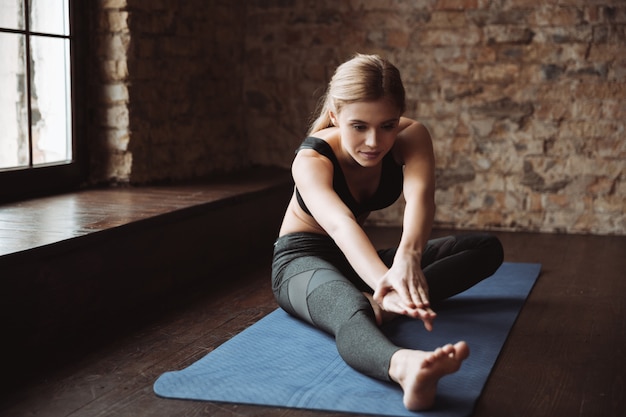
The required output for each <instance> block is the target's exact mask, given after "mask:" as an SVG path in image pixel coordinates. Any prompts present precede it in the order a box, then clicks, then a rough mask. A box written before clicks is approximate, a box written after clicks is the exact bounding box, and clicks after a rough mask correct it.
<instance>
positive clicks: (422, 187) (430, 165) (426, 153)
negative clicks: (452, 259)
mask: <svg viewBox="0 0 626 417" xmlns="http://www.w3.org/2000/svg"><path fill="white" fill-rule="evenodd" d="M400 129H401V131H400V133H399V134H398V142H397V143H398V146H399V148H398V151H399V156H400V157H401V158H402V162H403V164H404V184H403V194H404V199H405V201H406V206H405V209H404V218H403V225H402V237H401V239H400V243H399V245H398V251H397V252H396V256H395V258H394V261H393V265H392V267H391V268H390V270H389V272H388V273H387V274H386V275H385V276H384V277H383V279H382V280H381V281H380V283H379V285H378V287H377V289H376V293H375V294H374V298H375V299H376V300H377V301H378V302H379V303H380V304H381V305H382V306H383V308H385V303H387V306H389V304H388V303H394V304H397V303H402V304H404V305H408V306H414V307H415V309H413V310H411V314H410V315H412V316H414V317H418V318H420V319H422V320H423V321H424V324H425V325H426V327H427V328H429V329H430V328H432V320H433V319H434V317H435V313H434V312H433V311H432V310H431V309H430V302H429V298H428V284H427V282H426V278H425V277H424V274H423V272H422V268H421V260H422V253H423V251H424V248H425V247H426V243H427V242H428V239H429V237H430V232H431V229H432V225H433V221H434V217H435V157H434V152H433V145H432V140H431V138H430V134H429V133H428V130H427V129H426V128H425V127H424V126H423V125H422V124H421V123H419V122H416V121H414V120H410V119H406V118H402V119H401V122H400ZM394 292H395V293H394ZM385 298H387V300H385Z"/></svg>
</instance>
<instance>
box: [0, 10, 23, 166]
mask: <svg viewBox="0 0 626 417" xmlns="http://www.w3.org/2000/svg"><path fill="white" fill-rule="evenodd" d="M2 1H6V0H2ZM24 45H25V36H24V35H19V34H15V33H0V56H2V57H4V59H1V60H0V91H2V94H0V126H2V131H1V133H0V168H11V167H20V166H28V165H29V162H30V158H29V155H30V152H29V144H28V101H27V97H26V54H25V51H24Z"/></svg>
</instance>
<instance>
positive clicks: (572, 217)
mask: <svg viewBox="0 0 626 417" xmlns="http://www.w3.org/2000/svg"><path fill="white" fill-rule="evenodd" d="M540 3H541V2H536V1H534V0H414V1H399V0H398V1H393V0H380V1H376V0H350V1H334V0H316V1H308V0H307V1H305V0H298V1H288V0H257V1H243V0H235V1H217V0H212V1H203V0H189V1H186V2H175V1H166V0H161V1H149V0H108V1H102V2H101V6H102V9H101V10H98V11H97V13H95V14H94V15H96V14H97V18H95V19H94V20H95V21H96V22H97V24H95V26H96V27H97V33H98V37H97V39H96V40H97V43H98V44H99V45H100V47H99V48H97V51H98V57H97V61H99V74H100V76H101V80H102V82H101V83H96V84H97V85H96V86H95V87H96V90H98V91H104V92H105V94H103V95H101V96H100V97H102V98H101V99H100V101H99V102H100V105H99V106H98V108H99V111H98V112H96V114H97V115H98V117H96V118H94V119H95V120H94V125H97V124H98V123H100V126H98V129H96V131H97V132H99V134H98V136H97V137H96V138H95V139H96V141H97V143H98V146H97V147H96V149H98V151H97V152H95V153H94V155H96V157H95V158H94V160H95V162H94V165H96V166H98V167H99V170H96V172H99V174H98V175H99V176H100V178H109V179H110V178H117V179H118V180H122V181H134V182H150V181H158V180H165V179H178V178H189V177H194V176H199V175H204V174H207V173H211V172H220V171H223V170H232V169H237V168H239V167H241V166H245V165H251V164H261V165H278V166H283V167H288V166H289V164H290V162H291V159H292V157H293V150H294V149H295V147H296V146H297V144H298V143H299V141H300V140H301V139H302V136H303V135H304V134H305V131H306V128H307V122H308V120H309V118H310V116H311V112H312V111H313V109H314V106H315V103H316V100H317V98H318V97H319V94H321V92H322V90H323V89H324V87H325V85H326V83H327V81H328V79H329V77H330V76H331V74H332V71H333V70H334V68H335V67H336V65H338V64H339V63H340V62H342V61H344V60H345V59H347V58H349V57H350V56H351V55H352V54H353V53H354V52H362V53H379V54H381V55H384V56H386V57H388V58H389V59H391V60H392V61H393V62H394V63H396V65H397V66H398V67H399V68H400V70H401V72H402V74H403V78H404V80H405V85H406V88H407V92H408V104H409V106H408V112H407V115H408V116H411V117H414V118H417V119H418V120H421V121H422V122H423V123H425V124H426V126H427V127H428V128H429V130H430V131H431V134H432V136H433V140H434V143H435V152H436V158H437V164H438V169H437V184H438V190H437V203H438V211H437V219H436V220H437V224H438V225H442V226H453V227H459V228H493V229H507V230H538V231H548V232H553V231H565V232H571V233H599V234H612V233H617V234H626V215H625V213H624V206H625V204H626V182H625V179H626V178H625V174H624V167H625V165H626V163H625V161H626V134H625V132H624V124H623V120H624V118H625V116H626V47H625V45H626V4H624V2H623V1H621V0H555V1H553V2H550V4H540ZM102 86H104V87H105V88H102ZM103 156H105V157H103ZM98 175H96V177H98ZM401 213H402V205H401V204H398V205H396V206H394V207H392V208H390V209H388V210H386V211H385V212H383V213H381V214H378V215H376V216H374V218H373V221H374V222H376V223H382V224H399V221H400V218H401Z"/></svg>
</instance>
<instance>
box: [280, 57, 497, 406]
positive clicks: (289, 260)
mask: <svg viewBox="0 0 626 417" xmlns="http://www.w3.org/2000/svg"><path fill="white" fill-rule="evenodd" d="M404 110H405V93H404V87H403V85H402V81H401V79H400V74H399V72H398V70H397V69H396V68H395V67H394V66H393V65H392V64H390V63H389V62H388V61H386V60H384V59H381V58H380V57H378V56H372V55H356V56H355V57H354V58H353V59H351V60H350V61H347V62H346V63H344V64H342V65H340V66H339V67H338V68H337V70H336V72H335V74H334V76H333V78H332V80H331V81H330V83H329V86H328V90H327V92H326V94H325V96H324V97H323V101H322V105H321V108H320V112H319V116H318V118H317V120H315V121H314V122H313V124H312V126H311V128H310V131H309V137H307V138H306V139H305V140H304V142H303V143H302V145H301V146H300V148H299V149H298V152H297V153H296V157H295V159H294V161H293V165H292V174H293V178H294V181H295V191H294V195H293V197H292V199H291V201H290V203H289V206H288V208H287V211H286V214H285V217H284V220H283V223H282V226H281V229H280V233H279V238H278V240H277V241H276V243H275V245H274V246H275V248H274V260H273V265H272V286H273V291H274V295H275V296H276V299H277V301H278V303H279V305H280V306H281V307H282V308H283V309H284V310H286V311H287V312H289V313H290V314H292V315H294V316H296V317H299V318H301V319H303V320H305V321H307V322H309V323H311V324H312V325H314V326H317V327H318V328H320V329H322V330H324V331H326V332H328V333H330V334H332V335H333V336H334V337H335V340H336V344H337V349H338V351H339V353H340V355H341V356H342V358H343V359H344V360H345V361H346V362H347V363H348V364H349V365H350V366H352V367H353V368H355V369H357V370H358V371H360V372H363V373H365V374H367V375H370V376H373V377H375V378H379V379H382V380H391V381H395V382H397V383H398V384H399V385H400V386H401V387H402V389H403V392H404V405H405V406H406V407H407V408H408V409H410V410H421V409H426V408H429V407H431V406H432V405H433V403H434V400H435V394H436V389H437V382H438V381H439V379H440V378H441V377H443V376H444V375H446V374H449V373H452V372H456V371H457V370H458V369H459V367H460V366H461V363H462V361H463V360H465V359H466V358H467V357H468V355H469V348H468V346H467V344H466V343H465V342H463V341H460V342H457V343H456V344H454V345H453V344H448V345H445V346H442V347H440V348H437V349H436V350H434V351H432V352H423V351H418V350H410V349H403V348H401V347H399V346H395V345H394V344H393V343H392V342H390V341H389V340H388V339H387V338H386V336H385V335H384V334H383V333H382V332H381V331H380V329H379V327H378V326H379V325H380V324H382V322H383V320H385V319H388V318H390V317H393V316H394V315H406V316H410V317H413V318H417V319H420V320H422V321H423V322H424V325H425V327H426V328H427V329H428V330H431V329H432V327H433V320H434V319H435V317H436V314H435V312H434V311H433V310H432V309H431V303H434V302H436V301H439V300H443V299H445V298H447V297H450V296H452V295H455V294H458V293H460V292H462V291H464V290H466V289H468V288H469V287H471V286H473V285H474V284H476V283H477V282H479V281H481V280H483V279H484V278H487V277H488V276H490V275H492V274H493V273H494V272H495V271H496V269H497V268H498V267H499V266H500V264H501V263H502V257H503V254H502V246H501V244H500V242H499V241H498V240H497V239H496V238H495V237H493V236H489V235H466V236H461V237H448V238H441V239H435V240H431V241H428V237H429V234H430V232H431V227H432V224H433V219H434V214H435V203H434V191H435V175H434V167H435V163H434V156H433V148H432V143H431V139H430V135H429V133H428V131H427V130H426V128H425V127H424V126H423V125H421V124H420V123H418V122H416V121H414V120H410V119H408V118H405V117H402V114H403V113H404ZM401 193H402V194H403V195H404V198H405V200H406V207H405V211H404V220H403V230H402V237H401V239H400V243H399V246H398V248H396V249H393V250H385V251H379V252H377V251H376V249H375V248H374V246H373V245H372V243H371V242H370V240H369V238H368V237H367V235H366V234H365V232H364V230H363V228H362V225H363V222H364V221H365V219H366V217H367V216H368V214H369V213H370V212H371V211H373V210H378V209H381V208H384V207H387V206H389V205H390V204H392V203H393V202H394V201H395V200H396V199H397V198H398V197H399V195H400V194H401Z"/></svg>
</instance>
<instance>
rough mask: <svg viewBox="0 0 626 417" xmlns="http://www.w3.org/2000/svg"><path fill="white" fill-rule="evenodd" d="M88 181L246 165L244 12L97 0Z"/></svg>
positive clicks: (164, 0) (221, 4)
mask: <svg viewBox="0 0 626 417" xmlns="http://www.w3.org/2000/svg"><path fill="white" fill-rule="evenodd" d="M92 18H93V25H92V26H93V27H94V39H92V44H93V45H94V47H93V51H92V59H93V61H94V64H93V65H94V66H95V67H96V68H95V69H94V74H97V75H98V79H97V80H94V81H93V85H92V86H91V87H92V89H93V90H94V92H95V94H94V96H96V97H99V99H98V100H97V103H94V104H92V105H93V106H94V113H95V114H96V116H95V117H94V120H93V121H92V132H93V134H92V136H93V137H92V151H91V155H92V163H91V165H92V175H91V177H92V181H93V182H101V181H115V182H131V183H137V184H141V183H148V182H160V181H172V180H179V179H189V178H195V177H202V176H206V175H207V174H211V173H214V172H227V171H233V170H236V169H238V168H241V167H245V166H248V165H249V164H250V161H248V160H247V152H246V146H247V144H246V139H245V128H244V119H245V117H244V108H243V106H242V100H241V98H242V87H243V79H244V75H243V58H242V57H243V37H244V32H243V29H244V27H245V19H243V18H241V16H240V15H239V14H238V13H237V12H236V10H235V9H234V8H233V7H232V6H231V2H229V1H216V0H212V1H205V0H196V1H182V2H179V1H174V0H171V1H169V0H159V1H155V0H102V1H100V2H99V7H98V8H94V9H93V13H92Z"/></svg>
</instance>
